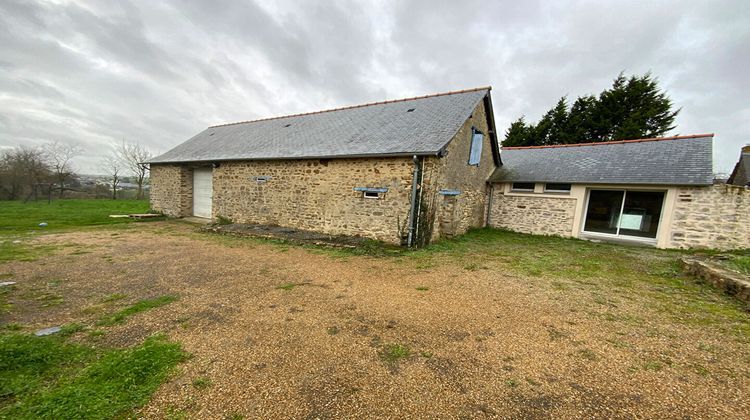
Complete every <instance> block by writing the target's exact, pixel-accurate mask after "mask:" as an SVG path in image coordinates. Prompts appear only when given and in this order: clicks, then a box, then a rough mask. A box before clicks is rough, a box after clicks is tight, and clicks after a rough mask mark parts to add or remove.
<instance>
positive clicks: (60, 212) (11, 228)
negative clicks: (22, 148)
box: [0, 200, 149, 235]
mask: <svg viewBox="0 0 750 420" xmlns="http://www.w3.org/2000/svg"><path fill="white" fill-rule="evenodd" d="M148 210H149V203H148V200H55V201H53V202H52V203H51V204H47V202H46V201H35V202H28V203H23V202H19V201H0V235H4V234H20V233H27V232H40V231H50V230H63V229H69V228H73V227H78V226H93V225H110V224H117V223H128V222H132V220H131V219H126V218H122V219H118V218H111V217H109V215H110V214H129V213H146V212H148ZM42 222H46V223H47V226H46V227H40V226H39V223H42Z"/></svg>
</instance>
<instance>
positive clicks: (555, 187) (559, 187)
mask: <svg viewBox="0 0 750 420" xmlns="http://www.w3.org/2000/svg"><path fill="white" fill-rule="evenodd" d="M544 190H545V191H570V184H553V183H548V184H546V185H545V186H544Z"/></svg>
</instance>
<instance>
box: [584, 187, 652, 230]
mask: <svg viewBox="0 0 750 420" xmlns="http://www.w3.org/2000/svg"><path fill="white" fill-rule="evenodd" d="M663 203H664V192H663V191H629V190H590V191H589V197H588V205H587V207H586V221H585V223H584V227H583V231H584V232H590V233H602V234H607V235H615V236H626V237H627V236H629V237H636V238H653V239H655V238H656V233H657V231H658V229H659V220H660V219H661V209H662V205H663Z"/></svg>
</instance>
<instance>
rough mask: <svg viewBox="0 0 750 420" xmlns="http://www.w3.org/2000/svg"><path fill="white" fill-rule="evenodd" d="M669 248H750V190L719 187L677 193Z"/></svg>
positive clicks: (685, 190)
mask: <svg viewBox="0 0 750 420" xmlns="http://www.w3.org/2000/svg"><path fill="white" fill-rule="evenodd" d="M669 247H670V248H712V249H741V248H750V189H748V188H746V187H737V186H733V185H726V184H717V185H713V186H710V187H681V188H678V189H677V199H676V202H675V207H674V213H673V217H672V225H671V226H670V244H669Z"/></svg>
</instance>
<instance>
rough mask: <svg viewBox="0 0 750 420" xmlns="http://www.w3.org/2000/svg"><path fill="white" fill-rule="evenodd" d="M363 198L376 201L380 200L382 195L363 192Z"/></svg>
mask: <svg viewBox="0 0 750 420" xmlns="http://www.w3.org/2000/svg"><path fill="white" fill-rule="evenodd" d="M362 196H363V197H364V198H375V199H378V198H380V193H378V192H375V191H363V192H362Z"/></svg>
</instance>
